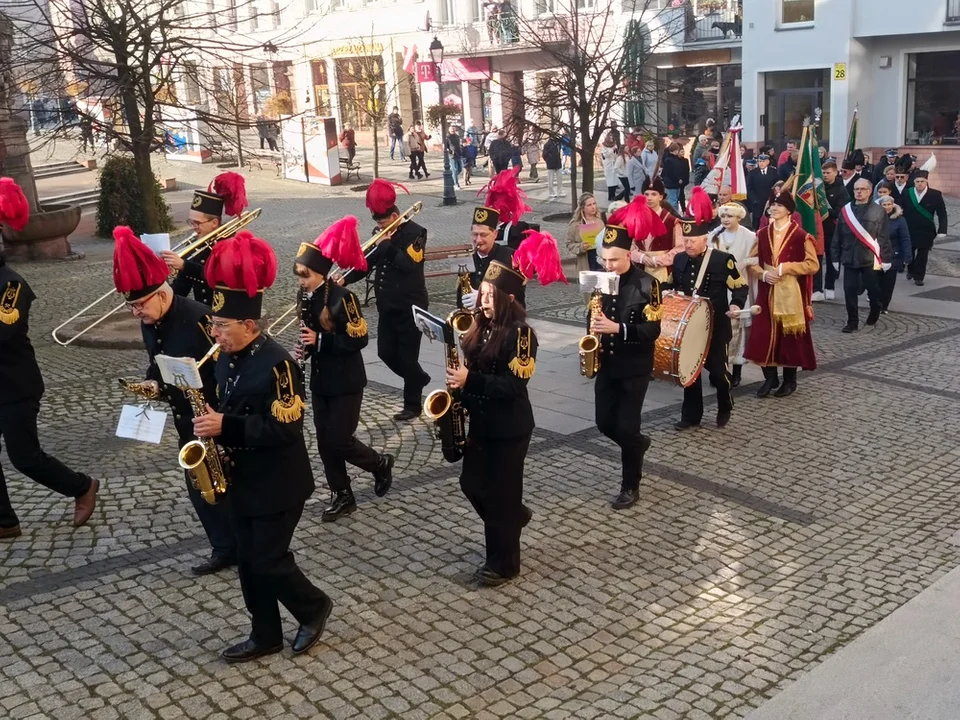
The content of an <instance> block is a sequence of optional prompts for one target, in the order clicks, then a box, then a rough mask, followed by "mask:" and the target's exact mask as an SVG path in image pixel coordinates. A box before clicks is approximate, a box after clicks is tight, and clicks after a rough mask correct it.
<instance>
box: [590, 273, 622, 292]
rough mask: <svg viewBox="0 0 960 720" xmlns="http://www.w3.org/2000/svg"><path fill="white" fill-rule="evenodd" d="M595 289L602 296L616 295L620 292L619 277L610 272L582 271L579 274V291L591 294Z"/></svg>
mask: <svg viewBox="0 0 960 720" xmlns="http://www.w3.org/2000/svg"><path fill="white" fill-rule="evenodd" d="M597 288H599V289H600V292H601V293H603V294H604V295H617V294H619V292H620V276H619V275H617V274H616V273H612V272H597V271H596V270H582V271H581V272H580V291H581V292H585V293H592V292H593V291H594V290H596V289H597Z"/></svg>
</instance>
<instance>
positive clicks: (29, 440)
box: [0, 178, 100, 540]
mask: <svg viewBox="0 0 960 720" xmlns="http://www.w3.org/2000/svg"><path fill="white" fill-rule="evenodd" d="M29 218H30V206H29V205H28V204H27V198H26V197H25V196H24V194H23V190H21V189H20V186H19V185H17V184H16V183H15V182H14V181H13V180H11V179H10V178H0V223H5V224H7V225H9V226H10V228H12V229H13V230H16V231H19V230H22V229H23V228H24V227H26V225H27V220H29ZM36 297H37V296H36V295H34V294H33V290H31V289H30V286H29V285H28V284H27V281H26V280H24V279H23V278H22V277H21V276H20V275H19V274H18V273H17V272H15V271H14V269H13V268H11V267H9V266H8V265H7V264H6V262H5V261H4V258H3V255H0V438H2V439H3V440H4V441H6V443H7V456H8V457H9V458H10V463H11V464H12V465H13V466H14V467H15V468H16V469H17V470H19V471H20V472H21V473H23V474H24V475H26V476H27V477H28V478H30V479H31V480H33V481H35V482H38V483H40V484H41V485H43V486H44V487H47V488H49V489H51V490H53V491H54V492H56V493H59V494H60V495H64V496H65V497H71V498H74V510H73V525H74V527H80V526H81V525H85V524H86V522H87V521H88V520H89V519H90V516H91V515H92V514H93V510H94V508H95V507H96V502H97V491H98V490H99V488H100V482H99V481H98V480H94V479H93V478H91V477H89V476H87V475H84V474H83V473H78V472H75V471H73V470H71V469H70V468H68V467H67V466H66V465H64V464H63V463H62V462H60V461H59V460H57V459H56V458H55V457H52V456H50V455H47V454H46V453H45V452H44V451H43V449H42V448H41V447H40V437H39V434H38V432H37V415H39V413H40V398H42V397H43V391H44V387H43V377H42V376H41V375H40V366H39V365H38V364H37V356H36V354H35V353H34V351H33V345H32V344H31V343H30V337H29V336H28V335H27V328H28V326H29V321H30V306H31V305H33V301H34V300H36ZM21 534H22V532H21V530H20V520H19V518H18V517H17V513H16V511H15V510H14V509H13V505H11V504H10V496H9V495H8V494H7V482H6V480H5V479H4V476H3V468H2V467H0V540H6V539H11V538H15V537H20V535H21Z"/></svg>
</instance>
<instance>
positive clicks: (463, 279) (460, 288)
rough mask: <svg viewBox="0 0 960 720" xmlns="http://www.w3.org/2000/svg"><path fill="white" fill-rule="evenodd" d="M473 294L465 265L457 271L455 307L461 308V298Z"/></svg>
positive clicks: (468, 272)
mask: <svg viewBox="0 0 960 720" xmlns="http://www.w3.org/2000/svg"><path fill="white" fill-rule="evenodd" d="M472 292H473V285H472V284H471V282H470V271H469V270H467V266H466V265H461V266H460V267H459V268H458V269H457V307H462V305H463V296H464V295H467V294H469V293H472Z"/></svg>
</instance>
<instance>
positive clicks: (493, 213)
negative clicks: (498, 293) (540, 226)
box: [457, 206, 527, 310]
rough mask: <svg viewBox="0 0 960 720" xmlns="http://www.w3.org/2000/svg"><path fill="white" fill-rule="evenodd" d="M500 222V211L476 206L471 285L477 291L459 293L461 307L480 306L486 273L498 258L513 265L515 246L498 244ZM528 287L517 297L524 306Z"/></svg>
mask: <svg viewBox="0 0 960 720" xmlns="http://www.w3.org/2000/svg"><path fill="white" fill-rule="evenodd" d="M499 224H500V213H499V211H497V210H495V209H494V208H491V207H485V206H484V207H475V208H474V209H473V224H472V225H471V226H470V239H471V240H472V241H473V255H472V256H471V259H472V260H473V271H472V272H471V273H470V285H471V287H472V288H473V292H472V293H470V294H469V295H466V294H464V295H461V294H460V293H458V298H457V300H458V302H457V306H458V307H462V308H464V309H466V310H474V309H479V303H478V302H477V294H478V292H479V288H480V283H481V281H482V280H483V276H484V275H485V274H486V272H487V268H488V267H490V263H491V262H493V261H494V260H496V261H497V262H498V263H500V264H501V265H506V266H507V267H513V253H514V249H513V248H512V247H510V246H509V245H500V244H498V243H497V226H498V225H499ZM525 290H526V289H525V288H524V287H522V286H521V287H520V288H519V294H518V295H517V297H516V298H515V300H516V301H517V302H518V303H520V306H521V307H524V308H525V307H526V306H527V303H526V291H525Z"/></svg>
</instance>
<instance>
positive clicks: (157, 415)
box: [117, 405, 167, 445]
mask: <svg viewBox="0 0 960 720" xmlns="http://www.w3.org/2000/svg"><path fill="white" fill-rule="evenodd" d="M166 422H167V414H166V413H165V412H163V411H162V410H152V409H151V408H149V407H145V406H142V405H124V406H123V409H122V410H121V411H120V422H119V423H117V437H122V438H127V439H128V440H139V441H140V442H148V443H153V444H154V445H156V444H159V442H160V439H161V438H162V437H163V427H164V425H165V424H166Z"/></svg>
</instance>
